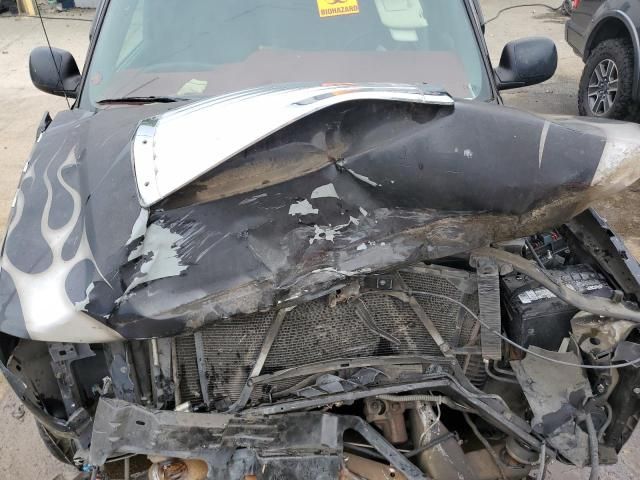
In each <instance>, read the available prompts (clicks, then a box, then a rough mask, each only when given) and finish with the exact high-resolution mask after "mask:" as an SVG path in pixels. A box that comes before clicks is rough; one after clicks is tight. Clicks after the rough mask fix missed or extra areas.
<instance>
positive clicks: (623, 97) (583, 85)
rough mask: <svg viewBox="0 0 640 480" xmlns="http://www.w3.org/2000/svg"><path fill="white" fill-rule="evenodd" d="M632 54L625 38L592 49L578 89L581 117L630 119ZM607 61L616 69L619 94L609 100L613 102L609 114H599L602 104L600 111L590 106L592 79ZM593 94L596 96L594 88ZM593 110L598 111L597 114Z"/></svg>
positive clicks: (606, 41) (601, 112)
mask: <svg viewBox="0 0 640 480" xmlns="http://www.w3.org/2000/svg"><path fill="white" fill-rule="evenodd" d="M633 55H634V52H633V45H632V44H631V42H630V41H629V40H627V39H623V38H612V39H609V40H605V41H603V42H601V43H599V44H598V45H597V46H596V47H595V48H594V49H593V50H592V52H591V54H590V55H589V58H588V59H587V63H586V65H585V67H584V70H583V71H582V78H581V79H580V87H579V90H578V111H579V112H580V115H583V116H587V117H602V118H613V119H618V120H625V119H626V118H627V116H628V115H629V111H630V108H631V106H632V102H633ZM606 61H613V63H614V64H615V67H616V69H617V79H618V80H617V92H616V93H615V96H614V97H613V101H612V102H611V101H610V100H609V99H607V101H609V102H610V103H609V104H610V106H609V108H608V109H607V110H606V111H600V110H604V107H602V105H600V108H598V107H596V108H594V106H593V105H592V104H591V103H590V99H589V93H590V92H589V83H590V81H591V80H592V76H594V75H596V74H595V70H596V68H597V67H599V66H600V65H601V64H602V62H606ZM593 85H594V84H593V83H592V86H593ZM605 88H606V87H605ZM591 93H592V94H593V87H592V91H591ZM592 101H593V97H592ZM594 110H596V111H595V112H594Z"/></svg>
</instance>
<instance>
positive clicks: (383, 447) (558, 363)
mask: <svg viewBox="0 0 640 480" xmlns="http://www.w3.org/2000/svg"><path fill="white" fill-rule="evenodd" d="M603 234H604V237H603ZM596 244H597V245H599V246H598V247H597V248H593V245H596ZM621 246H622V247H623V245H622V243H621V242H620V240H619V239H618V238H617V237H615V235H613V233H612V232H610V230H609V229H608V227H607V226H606V223H605V222H604V221H603V220H602V219H600V218H599V217H598V216H597V214H595V212H592V211H587V212H585V213H583V214H581V215H580V216H578V217H577V218H576V219H574V220H572V221H571V222H569V223H567V224H565V225H563V226H562V227H560V228H558V229H554V230H552V231H549V232H544V233H540V234H537V235H534V236H531V237H526V238H523V239H518V240H514V241H510V242H503V243H500V244H495V245H493V246H492V247H491V248H484V249H479V250H475V251H473V252H471V253H469V254H465V255H457V256H452V257H447V258H443V259H441V260H440V261H438V262H431V263H424V262H418V263H414V264H410V265H407V266H404V267H401V268H399V269H395V270H391V271H385V272H379V273H371V274H368V275H361V276H358V277H353V278H350V279H348V281H346V282H344V283H343V284H341V285H336V286H335V287H333V288H331V289H329V290H328V291H327V292H325V293H324V294H323V295H321V296H316V297H315V298H312V299H300V300H299V301H298V302H297V303H295V304H288V305H286V306H284V307H283V308H279V309H275V310H270V311H266V312H258V313H255V314H251V315H239V316H236V317H232V318H229V319H225V320H221V321H216V322H214V323H211V324H208V325H205V326H204V327H202V328H198V329H196V330H195V331H193V332H190V333H188V334H184V335H180V336H177V337H171V338H154V339H149V340H133V341H127V342H115V343H109V344H64V343H45V342H36V341H31V340H24V339H23V340H18V339H10V338H9V337H7V336H4V337H3V344H2V345H3V353H4V354H5V355H7V358H8V360H7V363H6V365H7V370H6V372H5V374H7V377H8V378H9V380H10V381H11V379H13V383H12V384H13V385H14V389H16V390H17V391H20V389H22V392H23V395H24V398H25V399H26V400H25V402H26V404H27V405H29V404H31V407H32V411H34V412H39V414H38V415H39V417H38V418H39V420H40V421H41V422H42V423H43V426H42V427H40V428H41V432H43V433H44V434H46V435H47V436H48V437H49V439H50V440H51V442H50V444H51V445H53V448H54V449H55V450H56V452H57V454H58V456H59V458H60V457H62V458H61V459H63V460H66V461H68V462H70V463H75V464H76V465H77V466H78V467H79V468H82V469H84V470H85V471H86V472H88V473H87V475H91V474H94V473H95V475H96V478H98V477H97V475H101V476H102V477H100V478H119V477H117V476H112V477H109V471H110V470H109V468H108V466H109V465H113V462H114V461H119V460H121V459H122V460H123V461H126V462H129V461H130V458H131V457H132V456H134V455H135V456H137V457H140V456H142V457H140V458H144V457H145V456H148V458H149V459H150V462H149V460H145V461H144V462H143V467H141V468H142V470H141V471H144V472H147V470H148V475H149V478H158V479H169V478H171V479H191V480H193V479H204V478H223V477H224V478H243V479H246V478H345V479H347V478H348V479H377V478H433V479H448V478H464V479H483V480H484V479H486V480H490V479H504V478H514V479H515V478H525V477H527V476H528V475H529V474H532V473H535V472H538V475H541V473H539V472H542V474H543V473H544V468H545V463H546V462H547V461H548V459H551V458H554V459H556V460H558V461H561V462H566V463H569V464H573V465H577V466H589V465H591V467H592V468H593V469H595V471H596V472H597V469H598V466H599V465H600V464H607V463H614V462H615V461H616V456H617V452H618V451H619V450H620V448H621V447H622V445H623V444H624V443H625V442H626V440H627V439H628V438H629V435H630V434H631V432H632V430H633V428H634V427H635V424H636V423H637V413H636V412H637V411H638V406H639V405H638V402H639V397H640V389H638V388H637V387H636V386H635V385H637V382H638V381H639V380H640V378H639V376H638V373H637V369H636V367H635V364H637V363H638V358H639V357H640V353H639V352H640V336H639V335H638V331H637V322H638V320H639V319H640V312H639V311H638V309H637V308H636V307H635V306H634V303H636V302H637V297H636V292H637V289H638V287H637V284H636V285H635V287H634V283H633V279H634V278H635V277H634V274H635V273H636V272H637V270H638V265H637V263H636V262H635V260H633V259H632V257H629V256H627V255H626V252H625V251H624V250H623V249H622V247H621ZM614 253H615V254H614ZM603 258H604V259H606V260H607V261H606V262H604V261H602V259H603ZM634 289H635V290H634ZM20 382H21V383H22V385H19V383H20ZM636 391H638V393H636ZM29 399H31V403H29ZM56 452H54V454H55V453H56ZM137 457H136V458H137ZM116 463H118V462H116ZM127 464H128V463H127ZM98 472H99V473H98ZM176 472H177V473H176ZM145 475H146V473H145ZM152 475H155V476H152ZM172 475H173V476H172ZM538 478H542V477H540V476H539V477H538Z"/></svg>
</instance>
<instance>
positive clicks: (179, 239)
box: [0, 0, 640, 480]
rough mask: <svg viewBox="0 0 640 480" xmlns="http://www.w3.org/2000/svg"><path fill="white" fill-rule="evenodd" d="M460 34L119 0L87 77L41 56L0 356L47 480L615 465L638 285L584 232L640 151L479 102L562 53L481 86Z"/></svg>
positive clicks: (217, 4)
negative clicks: (37, 116)
mask: <svg viewBox="0 0 640 480" xmlns="http://www.w3.org/2000/svg"><path fill="white" fill-rule="evenodd" d="M482 28H483V26H482V17H481V15H480V12H479V9H478V6H477V4H476V3H475V2H474V1H473V0H423V1H418V0H375V1H374V0H344V1H337V2H336V1H333V2H331V1H327V0H306V1H304V2H302V1H299V2H289V1H287V2H284V1H280V0H247V1H245V2H240V1H237V0H233V1H231V0H224V1H222V0H220V1H204V0H202V1H192V2H188V3H186V2H181V1H177V0H167V1H164V2H162V3H161V4H158V3H157V2H153V1H148V0H138V1H135V0H132V1H130V0H111V1H105V2H103V3H102V4H101V6H100V8H99V9H98V12H97V17H96V21H95V23H94V26H93V30H92V40H91V46H90V50H89V54H88V57H87V61H86V63H85V65H86V69H85V74H84V75H80V73H79V70H78V68H77V66H76V63H75V61H74V60H73V58H72V57H71V55H70V54H69V53H67V52H64V51H61V50H57V49H52V50H49V49H48V48H46V49H36V50H35V51H34V52H33V53H32V56H31V59H30V67H31V75H32V79H33V81H34V83H35V85H36V86H37V87H38V88H40V89H42V90H45V91H48V92H50V93H55V94H58V95H66V96H67V97H71V98H75V103H74V105H73V108H71V109H70V110H69V111H66V112H63V113H60V114H59V115H57V117H56V118H55V120H53V121H52V120H51V119H50V118H49V117H48V116H45V118H44V119H43V122H42V125H41V127H40V129H39V132H38V135H37V142H36V144H35V147H34V150H33V152H32V155H31V158H30V159H29V161H28V162H27V164H26V165H25V168H24V172H23V175H22V178H21V180H20V185H19V189H18V192H17V195H16V198H15V203H14V206H13V209H12V213H11V219H10V223H9V227H8V233H7V236H6V239H5V242H4V246H3V251H2V259H1V273H0V307H1V310H0V331H1V333H0V360H1V369H2V371H3V373H4V375H5V376H6V378H7V379H8V381H9V383H10V384H11V386H12V388H13V389H14V390H15V392H16V393H17V394H18V396H19V397H20V398H21V400H22V401H23V402H24V404H25V405H26V407H27V408H28V409H29V410H30V411H31V412H32V413H33V414H34V415H35V417H36V419H37V421H38V424H39V428H40V431H41V433H42V437H43V439H44V441H45V443H46V444H47V446H48V447H49V448H50V449H51V451H52V452H53V454H54V455H56V456H57V457H58V458H59V459H62V460H64V461H67V462H69V463H72V464H75V465H76V466H77V467H78V468H79V469H80V470H82V471H83V472H85V475H86V476H87V478H108V476H109V475H111V478H115V476H116V474H114V473H112V472H111V470H110V467H111V466H113V465H117V464H120V462H124V465H125V468H124V477H125V478H128V477H129V476H130V475H131V474H132V470H134V465H135V466H136V468H137V467H139V468H138V469H139V470H141V471H143V472H145V473H143V475H148V478H151V479H165V480H168V479H172V480H203V479H205V478H207V479H223V478H224V479H242V480H249V479H334V478H340V479H352V480H355V479H369V480H376V479H383V478H385V479H388V478H395V479H424V478H429V479H435V480H443V479H444V480H448V479H465V480H494V479H495V480H499V479H519V478H526V477H527V476H529V475H532V474H535V472H538V473H537V478H542V477H543V475H544V470H545V465H546V463H547V461H548V460H549V459H556V460H558V461H562V462H567V463H570V464H573V465H577V466H589V465H590V466H591V468H592V478H596V477H597V475H598V466H599V465H600V464H610V463H615V462H616V459H617V453H618V452H619V451H620V449H621V448H622V446H623V445H624V443H625V442H626V441H627V440H628V439H629V436H630V435H631V433H632V431H633V430H634V428H635V427H636V424H637V422H638V415H639V413H640V369H638V368H637V367H638V366H639V365H640V331H639V329H638V327H639V323H640V308H639V306H638V301H639V300H640V283H639V280H640V267H639V265H638V263H637V262H636V260H635V259H634V258H633V257H632V255H631V254H630V253H629V252H628V251H627V250H626V249H625V246H624V244H623V242H622V240H621V239H620V238H619V237H617V236H616V235H615V234H614V233H613V232H612V231H611V229H610V228H609V227H608V226H607V224H606V223H605V221H604V220H603V219H601V218H600V217H599V216H598V214H597V213H596V212H594V211H593V210H591V209H590V205H591V204H592V203H593V202H595V201H597V200H599V199H601V198H604V197H606V196H609V195H612V194H614V193H617V192H620V191H622V190H623V189H625V188H626V187H628V186H630V185H632V184H633V183H634V182H635V181H637V180H638V179H639V178H640V128H639V127H638V126H636V125H632V124H625V123H619V122H614V121H608V120H597V119H579V118H561V119H560V118H559V119H553V118H541V117H538V116H535V115H532V114H528V113H524V112H519V111H517V110H513V109H508V108H506V107H504V106H502V105H500V104H501V100H500V96H499V93H498V92H499V90H500V89H505V88H511V87H516V86H524V85H529V84H533V83H537V82H541V81H543V80H545V79H547V78H549V77H550V76H551V75H553V73H554V71H555V67H556V63H557V54H556V50H555V46H554V45H553V43H552V42H550V41H549V40H545V39H541V38H529V39H524V40H520V41H516V42H512V43H510V44H508V45H507V46H506V47H505V50H504V53H503V56H502V60H501V62H500V66H499V67H498V68H496V69H495V70H493V69H492V68H491V65H490V64H489V60H488V54H487V49H486V45H485V43H484V39H483V34H482ZM52 58H53V60H52ZM132 457H135V459H136V460H139V462H138V461H136V462H133V461H132ZM147 471H148V473H146V472H147ZM120 476H121V477H122V474H120Z"/></svg>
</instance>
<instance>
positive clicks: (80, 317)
mask: <svg viewBox="0 0 640 480" xmlns="http://www.w3.org/2000/svg"><path fill="white" fill-rule="evenodd" d="M171 108H175V104H162V105H149V106H126V107H125V106H118V107H113V108H107V109H104V110H99V111H98V112H96V113H90V112H84V111H80V110H73V111H70V112H64V113H61V114H60V115H58V116H57V117H56V119H55V120H54V122H53V123H52V124H51V125H50V127H49V128H48V130H47V131H46V132H45V133H44V134H43V135H42V137H41V139H40V140H39V142H38V143H37V144H36V146H35V148H34V151H33V153H32V156H31V159H30V160H29V162H28V164H27V166H26V168H25V173H24V175H23V178H22V180H21V182H20V186H19V191H18V194H17V197H16V202H15V206H14V209H13V212H12V217H11V222H10V227H9V231H8V235H7V238H6V241H5V245H4V251H3V259H2V273H1V274H0V305H1V306H2V311H0V330H2V331H4V332H6V333H9V334H12V335H15V336H19V337H25V338H34V339H39V340H48V341H72V342H99V341H110V340H117V339H119V338H121V337H126V338H146V337H162V336H169V335H175V334H178V333H180V332H183V331H185V330H188V329H195V328H198V327H199V326H201V325H203V324H204V323H207V322H212V321H215V320H216V319H220V318H225V317H230V316H234V315H241V314H248V313H253V312H256V311H259V310H267V309H270V308H273V307H274V306H278V305H287V304H292V303H296V302H300V301H303V300H306V299H308V298H313V297H317V296H318V295H322V294H324V293H325V292H327V291H330V290H331V289H335V288H339V287H340V285H342V284H344V283H345V282H346V281H347V279H348V278H349V277H353V276H358V275H368V274H371V273H374V272H381V271H385V270H387V269H392V268H396V267H398V266H400V265H403V264H408V263H411V262H417V261H428V260H432V259H436V258H442V257H446V256H451V255H455V254H460V253H464V252H468V251H470V250H472V249H474V248H477V247H481V246H485V245H488V244H490V243H491V242H494V241H498V240H507V239H512V238H516V237H520V236H523V235H525V234H529V233H534V232H536V231H539V230H541V229H543V228H546V227H549V226H554V225H558V224H560V223H563V222H564V221H566V220H568V219H569V218H571V217H573V216H574V215H576V214H577V213H579V212H581V211H582V210H584V209H585V208H586V207H587V206H588V205H589V204H590V203H591V202H592V201H594V200H595V199H597V198H599V197H601V196H603V195H607V194H610V193H613V192H616V191H618V190H620V189H621V188H623V187H625V186H627V185H628V184H630V183H633V181H634V180H635V179H636V178H638V176H640V171H639V170H640V167H639V166H638V163H639V162H638V161H637V160H638V158H639V157H638V151H639V150H638V141H640V135H638V128H637V127H636V126H632V125H627V124H621V123H615V122H596V121H590V122H587V121H586V120H583V119H565V120H556V121H550V120H546V119H543V118H540V117H537V116H534V115H530V114H526V113H522V112H519V111H516V110H512V109H508V108H505V107H500V106H492V105H485V104H480V103H476V102H469V101H456V103H455V105H454V106H436V105H414V104H408V103H400V102H390V101H375V100H370V101H359V102H351V103H347V104H341V105H337V106H334V107H331V108H327V109H324V110H322V111H320V112H316V113H314V114H313V115H310V116H308V117H306V118H304V119H302V120H300V121H297V122H295V123H294V124H291V125H289V126H286V127H284V128H282V129H281V130H279V131H278V132H276V133H274V134H273V135H271V136H269V137H268V138H266V139H264V140H262V141H260V142H258V143H256V144H255V145H253V146H251V147H250V148H248V149H247V150H245V151H243V152H242V153H240V154H238V155H236V156H234V157H233V158H231V159H229V160H227V161H226V162H225V163H224V164H222V165H220V166H218V167H217V168H215V169H214V170H212V171H210V172H208V173H206V174H204V175H203V176H202V177H201V178H199V179H197V180H196V181H195V182H193V183H192V184H190V185H188V186H187V187H185V188H183V189H181V190H180V191H178V192H176V193H174V194H173V195H171V196H169V197H168V198H166V199H164V200H163V201H162V202H160V203H157V204H155V205H154V206H153V207H151V208H150V209H149V210H148V209H144V208H142V207H141V206H140V202H139V199H138V192H137V187H136V181H135V177H134V172H133V167H132V158H131V157H132V153H131V152H132V146H131V145H132V138H133V137H134V134H135V132H136V128H137V127H138V125H139V123H140V122H141V120H143V119H145V118H148V117H151V116H155V115H159V114H162V112H164V111H166V110H168V109H171ZM257 114H260V113H257ZM262 114H265V113H264V112H263V113H262ZM634 138H635V139H636V140H635V141H634ZM211 148H212V149H215V145H212V146H211ZM175 161H176V162H178V163H180V162H189V158H176V159H175Z"/></svg>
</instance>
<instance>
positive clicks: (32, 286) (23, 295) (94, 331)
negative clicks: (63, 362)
mask: <svg viewBox="0 0 640 480" xmlns="http://www.w3.org/2000/svg"><path fill="white" fill-rule="evenodd" d="M54 158H56V155H53V156H52V159H54ZM52 161H53V160H52ZM33 163H35V162H32V163H31V165H30V166H29V168H28V170H27V172H26V173H25V176H24V179H28V178H32V177H34V168H33ZM74 164H76V158H75V155H74V154H73V152H71V153H69V156H68V157H67V159H66V160H65V161H64V163H63V164H62V165H60V167H59V168H58V171H57V178H58V180H59V181H60V184H61V185H62V186H63V188H64V189H65V190H66V191H67V192H68V193H69V195H71V197H72V199H73V212H72V215H71V218H70V219H69V221H68V222H67V224H66V225H64V226H63V227H61V228H58V229H52V228H50V227H49V223H48V219H49V213H50V211H51V203H52V201H53V190H52V187H51V181H50V180H49V177H48V171H49V168H50V166H51V162H50V163H49V165H47V168H46V169H45V172H44V183H45V186H46V189H47V201H46V203H45V207H44V211H43V214H42V219H41V222H40V229H41V231H42V236H43V238H44V239H45V241H46V243H47V244H48V245H49V248H50V249H51V252H52V254H53V260H52V263H51V265H50V266H49V267H48V268H47V269H46V270H45V271H43V272H41V273H35V274H30V273H26V272H23V271H21V270H20V269H18V268H16V267H15V266H14V265H13V263H12V262H11V261H10V260H9V258H8V255H4V256H3V258H2V264H1V265H2V270H4V272H5V274H9V275H10V277H11V279H12V280H13V283H14V285H15V288H16V292H17V295H18V298H19V299H20V305H21V307H22V314H23V317H24V321H25V324H26V328H27V332H28V333H29V336H30V337H31V338H32V339H33V340H41V341H48V342H75V343H89V342H95V343H103V342H111V341H116V340H121V339H122V337H121V336H120V335H119V334H118V333H117V332H115V331H114V330H112V329H111V328H109V327H107V326H106V325H104V324H103V323H101V322H99V321H98V320H96V319H94V318H92V317H91V316H89V315H87V314H86V313H84V312H82V311H80V308H81V307H82V305H83V304H85V303H86V302H87V300H85V301H84V302H80V303H78V304H74V303H73V302H72V301H71V300H70V299H69V297H68V295H67V292H66V289H65V282H66V279H67V276H68V275H69V274H70V272H71V271H72V269H73V268H74V267H75V266H76V265H78V264H79V263H80V262H83V261H85V260H89V261H90V262H92V263H93V264H94V266H95V267H96V271H99V270H98V268H97V265H96V263H95V260H94V258H93V254H92V252H91V248H90V247H89V242H88V241H87V235H86V230H85V229H84V227H83V229H82V239H81V241H80V245H79V246H78V249H77V251H76V253H75V255H74V256H73V258H71V259H70V260H66V261H65V260H63V258H62V249H63V247H64V244H65V242H66V240H67V239H68V238H69V235H71V233H72V231H73V228H74V226H75V225H76V222H77V221H78V219H79V217H80V213H81V198H80V194H79V193H78V192H77V191H75V190H74V189H73V188H72V187H71V186H70V185H69V184H67V182H65V180H64V178H63V176H62V170H63V169H64V167H66V166H68V165H74ZM23 181H24V180H23ZM24 202H25V199H24V194H23V193H22V191H18V194H17V197H16V211H15V215H14V217H13V219H12V221H11V225H10V226H9V230H8V237H9V236H10V235H11V233H12V232H13V230H14V229H15V227H16V225H18V222H19V221H20V218H21V216H22V213H23V209H24ZM87 291H89V292H90V291H91V289H90V288H89V286H87Z"/></svg>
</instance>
